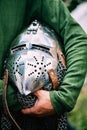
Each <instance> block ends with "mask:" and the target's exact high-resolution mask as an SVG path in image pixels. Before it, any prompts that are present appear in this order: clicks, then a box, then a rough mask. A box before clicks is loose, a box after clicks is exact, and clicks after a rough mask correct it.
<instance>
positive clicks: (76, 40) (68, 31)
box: [42, 0, 87, 114]
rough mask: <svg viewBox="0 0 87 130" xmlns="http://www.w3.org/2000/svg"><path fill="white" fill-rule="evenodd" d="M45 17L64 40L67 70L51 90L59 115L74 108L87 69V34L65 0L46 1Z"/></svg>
mask: <svg viewBox="0 0 87 130" xmlns="http://www.w3.org/2000/svg"><path fill="white" fill-rule="evenodd" d="M46 5H48V6H46ZM49 5H50V6H49ZM42 19H43V21H44V22H46V23H48V24H49V25H50V26H51V27H53V28H54V29H55V31H56V32H57V34H58V35H60V36H61V38H62V39H63V42H62V44H63V46H64V54H65V58H66V67H67V72H66V75H65V77H64V79H63V82H62V84H61V86H60V88H59V89H58V91H52V92H50V98H51V102H52V105H53V106H54V108H55V110H56V112H57V113H58V114H59V113H62V112H64V111H71V110H72V109H73V108H74V106H75V104H76V101H77V98H78V96H79V93H80V90H81V88H82V86H83V83H84V78H85V74H86V71H87V35H86V34H85V33H84V32H83V30H82V29H81V27H80V26H79V25H78V24H77V23H76V22H75V20H74V19H73V18H72V17H71V16H70V13H69V11H68V10H67V9H66V8H65V5H64V4H63V3H62V0H54V1H52V0H45V2H44V1H43V10H42Z"/></svg>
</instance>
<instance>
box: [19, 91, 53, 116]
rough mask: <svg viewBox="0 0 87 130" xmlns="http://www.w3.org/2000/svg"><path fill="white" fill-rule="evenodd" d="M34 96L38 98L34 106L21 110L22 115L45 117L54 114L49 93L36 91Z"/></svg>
mask: <svg viewBox="0 0 87 130" xmlns="http://www.w3.org/2000/svg"><path fill="white" fill-rule="evenodd" d="M34 95H36V96H37V98H38V99H37V101H36V103H35V105H34V106H33V107H31V108H25V109H22V110H21V112H22V113H23V114H33V115H36V116H46V115H52V114H54V113H55V110H54V108H53V106H52V104H51V101H50V96H49V91H45V90H38V91H36V92H34Z"/></svg>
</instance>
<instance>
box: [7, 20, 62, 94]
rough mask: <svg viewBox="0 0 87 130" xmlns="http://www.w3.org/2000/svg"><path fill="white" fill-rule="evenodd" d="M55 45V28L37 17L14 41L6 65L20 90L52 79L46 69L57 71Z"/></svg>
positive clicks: (35, 87)
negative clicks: (40, 21) (44, 23)
mask: <svg viewBox="0 0 87 130" xmlns="http://www.w3.org/2000/svg"><path fill="white" fill-rule="evenodd" d="M58 48H60V43H59V41H58V38H57V37H56V34H55V33H54V31H53V30H52V29H50V28H49V27H47V26H46V25H43V24H41V23H39V22H38V21H37V20H35V21H33V22H32V23H31V24H30V26H29V27H28V28H26V29H25V30H24V31H23V32H22V33H21V34H20V35H19V36H18V37H17V38H16V39H15V40H14V41H13V43H12V45H11V48H10V54H9V56H8V58H7V60H6V69H8V70H9V79H10V80H11V81H12V82H13V83H14V84H15V86H16V87H17V88H18V90H19V92H20V93H21V94H24V95H28V94H29V93H32V92H34V91H35V90H38V89H40V88H42V87H43V86H44V85H47V84H48V83H49V82H51V81H50V78H49V74H48V71H49V70H51V69H52V70H54V72H55V74H56V73H57V65H58V56H57V49H58Z"/></svg>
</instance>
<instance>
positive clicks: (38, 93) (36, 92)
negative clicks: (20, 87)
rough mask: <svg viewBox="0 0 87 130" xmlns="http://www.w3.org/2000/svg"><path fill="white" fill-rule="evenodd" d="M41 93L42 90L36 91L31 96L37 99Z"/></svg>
mask: <svg viewBox="0 0 87 130" xmlns="http://www.w3.org/2000/svg"><path fill="white" fill-rule="evenodd" d="M41 91H42V90H37V91H35V92H34V93H33V94H34V95H35V96H37V97H39V96H40V93H41Z"/></svg>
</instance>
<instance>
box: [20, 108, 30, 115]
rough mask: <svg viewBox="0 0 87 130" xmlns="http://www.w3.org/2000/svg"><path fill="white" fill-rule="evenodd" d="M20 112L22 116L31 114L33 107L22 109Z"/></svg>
mask: <svg viewBox="0 0 87 130" xmlns="http://www.w3.org/2000/svg"><path fill="white" fill-rule="evenodd" d="M21 112H22V113H23V114H33V107H32V108H26V109H22V110H21Z"/></svg>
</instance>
